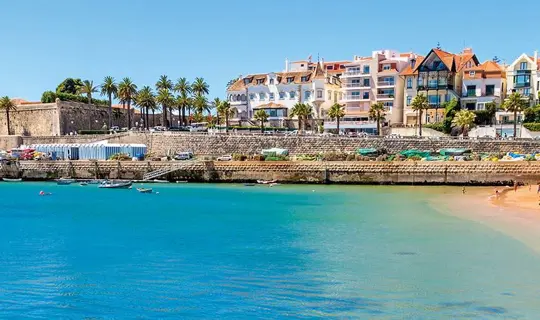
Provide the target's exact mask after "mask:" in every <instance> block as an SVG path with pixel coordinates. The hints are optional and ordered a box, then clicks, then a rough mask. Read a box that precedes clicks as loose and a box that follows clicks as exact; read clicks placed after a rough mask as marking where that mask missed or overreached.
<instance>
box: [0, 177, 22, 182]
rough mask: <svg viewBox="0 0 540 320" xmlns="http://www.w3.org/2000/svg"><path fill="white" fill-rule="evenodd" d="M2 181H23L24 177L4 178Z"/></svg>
mask: <svg viewBox="0 0 540 320" xmlns="http://www.w3.org/2000/svg"><path fill="white" fill-rule="evenodd" d="M2 181H4V182H21V181H22V179H21V178H19V179H9V178H2Z"/></svg>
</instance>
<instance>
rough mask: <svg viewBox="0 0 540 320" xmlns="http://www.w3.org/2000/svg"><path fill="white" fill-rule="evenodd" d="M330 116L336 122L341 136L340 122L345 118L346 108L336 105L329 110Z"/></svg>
mask: <svg viewBox="0 0 540 320" xmlns="http://www.w3.org/2000/svg"><path fill="white" fill-rule="evenodd" d="M328 116H329V117H330V119H332V120H334V119H335V120H336V124H337V125H336V127H337V132H338V134H339V122H340V121H341V118H343V117H344V116H345V107H343V106H342V105H341V104H339V103H334V104H333V105H332V106H331V107H330V109H328Z"/></svg>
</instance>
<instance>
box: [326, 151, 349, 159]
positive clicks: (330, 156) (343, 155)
mask: <svg viewBox="0 0 540 320" xmlns="http://www.w3.org/2000/svg"><path fill="white" fill-rule="evenodd" d="M322 159H323V160H324V161H346V160H347V153H336V152H328V153H324V154H323V155H322Z"/></svg>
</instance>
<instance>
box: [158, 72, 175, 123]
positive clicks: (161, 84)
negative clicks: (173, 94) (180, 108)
mask: <svg viewBox="0 0 540 320" xmlns="http://www.w3.org/2000/svg"><path fill="white" fill-rule="evenodd" d="M163 89H166V90H168V91H171V90H172V89H173V83H172V81H171V80H170V79H169V77H167V76H166V75H161V76H160V77H159V80H158V81H157V82H156V90H157V92H160V91H161V90H163ZM158 95H159V93H158ZM165 100H167V99H165ZM171 104H172V102H171V101H169V102H168V103H167V104H165V105H163V104H162V105H161V107H162V116H163V125H164V126H166V127H168V126H169V119H168V117H167V107H168V106H170V105H171Z"/></svg>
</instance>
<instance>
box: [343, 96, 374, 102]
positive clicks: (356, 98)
mask: <svg viewBox="0 0 540 320" xmlns="http://www.w3.org/2000/svg"><path fill="white" fill-rule="evenodd" d="M342 100H343V101H369V100H370V99H369V97H367V98H366V97H364V96H356V95H345V96H343V99H342Z"/></svg>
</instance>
